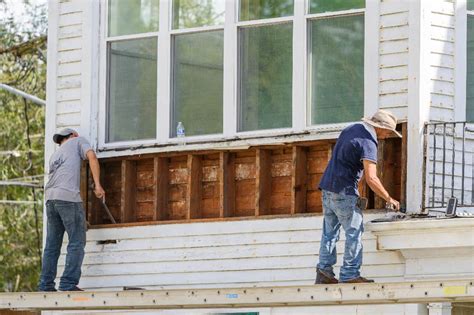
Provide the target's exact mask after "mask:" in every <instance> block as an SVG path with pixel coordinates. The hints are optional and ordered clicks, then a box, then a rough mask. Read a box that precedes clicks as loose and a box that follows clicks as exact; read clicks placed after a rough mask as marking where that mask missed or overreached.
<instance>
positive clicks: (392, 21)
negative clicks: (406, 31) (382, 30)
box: [380, 12, 408, 27]
mask: <svg viewBox="0 0 474 315" xmlns="http://www.w3.org/2000/svg"><path fill="white" fill-rule="evenodd" d="M405 25H408V12H398V13H394V14H388V15H381V16H380V27H394V26H405Z"/></svg>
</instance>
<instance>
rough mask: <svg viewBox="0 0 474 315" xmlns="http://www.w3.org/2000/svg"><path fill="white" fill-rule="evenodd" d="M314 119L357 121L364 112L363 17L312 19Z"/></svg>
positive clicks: (312, 114) (321, 122) (312, 100)
mask: <svg viewBox="0 0 474 315" xmlns="http://www.w3.org/2000/svg"><path fill="white" fill-rule="evenodd" d="M310 28H311V29H310V31H311V54H310V77H311V78H310V87H309V89H310V91H311V122H312V124H327V123H338V122H349V121H357V120H359V119H360V118H361V117H362V116H363V112H364V16H363V15H354V16H344V17H337V18H330V19H318V20H314V21H311V26H310Z"/></svg>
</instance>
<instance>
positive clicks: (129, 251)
mask: <svg viewBox="0 0 474 315" xmlns="http://www.w3.org/2000/svg"><path fill="white" fill-rule="evenodd" d="M381 215H382V214H379V215H373V214H370V215H367V216H366V219H367V220H371V219H373V218H374V217H380V216H381ZM321 227H322V216H308V217H298V218H279V219H261V220H244V221H230V222H205V223H191V224H169V225H166V224H165V225H150V226H140V227H127V228H111V229H96V230H90V231H89V232H88V235H87V239H88V241H87V245H86V256H85V260H84V265H83V268H82V270H83V275H82V280H81V284H80V285H81V286H82V287H84V288H87V289H104V290H105V289H118V288H121V287H123V286H140V287H147V288H158V287H170V288H171V287H172V288H198V287H199V288H204V287H229V286H245V285H250V286H252V285H258V286H264V285H288V284H309V283H312V282H313V281H314V277H315V266H316V263H317V262H318V252H319V241H320V238H321ZM342 234H344V233H342ZM341 236H342V235H341ZM105 240H113V241H116V243H111V242H110V241H109V244H101V242H100V241H105ZM65 249H66V248H65V247H64V248H63V251H62V252H63V255H62V256H61V258H60V263H59V265H60V267H59V269H60V272H62V269H63V268H64V252H65ZM337 250H338V253H339V255H338V267H339V266H340V264H341V262H342V254H343V252H344V237H342V238H341V241H340V242H339V243H338V245H337ZM337 269H339V268H337ZM404 270H405V265H404V261H403V258H402V257H401V255H400V254H399V253H397V252H388V251H387V252H381V251H378V250H377V244H376V239H375V237H374V236H373V235H372V234H371V233H368V232H367V233H365V237H364V265H363V267H362V274H363V275H364V276H367V277H373V278H375V279H377V280H379V281H382V280H384V281H386V280H393V281H395V280H401V279H402V278H403V275H404Z"/></svg>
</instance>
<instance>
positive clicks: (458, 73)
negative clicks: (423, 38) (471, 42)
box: [454, 0, 474, 121]
mask: <svg viewBox="0 0 474 315" xmlns="http://www.w3.org/2000/svg"><path fill="white" fill-rule="evenodd" d="M454 5H455V12H456V13H455V25H454V27H455V35H454V36H455V39H454V91H455V93H454V120H455V121H466V119H467V115H466V110H467V100H466V96H467V95H466V88H467V16H468V15H472V16H474V11H468V10H467V1H466V0H457V1H455V4H454Z"/></svg>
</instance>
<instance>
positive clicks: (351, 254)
mask: <svg viewBox="0 0 474 315" xmlns="http://www.w3.org/2000/svg"><path fill="white" fill-rule="evenodd" d="M362 121H363V122H362V123H357V124H354V125H351V126H349V127H347V128H345V129H344V130H343V131H342V132H341V135H340V136H339V138H338V140H337V142H336V145H335V147H334V150H333V153H332V157H331V160H330V161H329V164H328V166H327V167H326V170H325V171H324V174H323V177H322V179H321V182H320V183H319V188H320V189H321V190H322V199H323V212H324V221H323V234H322V237H321V247H320V250H319V264H318V266H317V275H316V283H324V284H331V283H338V282H345V283H361V282H374V281H373V280H369V279H366V278H364V277H361V275H360V267H361V265H362V232H363V231H364V226H363V221H362V209H360V208H359V206H358V200H359V192H358V189H357V187H358V184H359V181H360V179H361V177H362V174H364V176H365V180H366V182H367V184H368V185H369V187H370V188H371V189H372V190H373V191H374V192H375V193H376V194H377V195H378V196H380V197H381V198H383V199H384V200H385V201H386V202H387V204H388V205H391V206H392V207H394V208H395V209H396V210H399V208H400V204H399V202H398V201H396V200H395V199H393V198H392V197H390V195H389V193H388V192H387V190H386V189H385V188H384V187H383V185H382V182H381V181H380V179H379V178H378V177H377V140H378V139H385V138H387V137H389V136H391V135H392V134H395V135H397V136H399V137H401V134H400V133H398V132H397V131H396V130H395V128H396V126H397V119H396V117H395V116H394V115H393V114H392V113H390V112H388V111H384V110H379V111H377V112H376V113H375V114H374V116H372V118H370V119H366V118H363V119H362ZM341 226H342V228H343V229H344V232H345V234H346V243H345V250H344V262H343V265H342V267H341V271H340V277H339V281H338V280H337V279H336V277H335V274H334V271H333V266H334V264H335V263H336V243H337V241H338V240H339V231H340V228H341Z"/></svg>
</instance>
